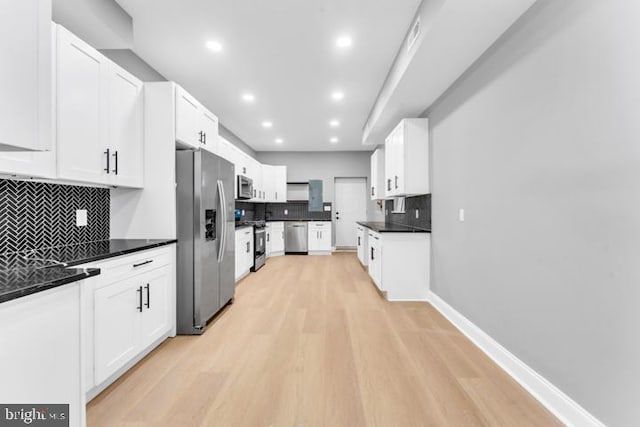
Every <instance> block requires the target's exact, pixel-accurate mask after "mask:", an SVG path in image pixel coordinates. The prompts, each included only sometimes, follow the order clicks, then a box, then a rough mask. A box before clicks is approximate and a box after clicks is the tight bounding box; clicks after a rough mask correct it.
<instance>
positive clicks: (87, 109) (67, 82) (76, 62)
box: [56, 25, 111, 184]
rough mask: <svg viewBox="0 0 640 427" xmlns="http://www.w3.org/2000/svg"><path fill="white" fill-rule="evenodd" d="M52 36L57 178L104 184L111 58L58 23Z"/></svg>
mask: <svg viewBox="0 0 640 427" xmlns="http://www.w3.org/2000/svg"><path fill="white" fill-rule="evenodd" d="M56 38H57V47H56V143H57V169H58V178H60V179H66V180H71V181H82V182H87V183H94V184H108V183H109V174H107V171H110V167H107V162H109V161H110V156H111V152H110V151H108V133H107V132H106V131H105V130H106V126H105V124H106V123H107V114H108V113H107V87H108V79H107V78H106V76H107V68H108V63H109V60H108V59H107V58H105V57H104V56H103V55H102V54H101V53H99V52H98V51H97V50H96V49H94V48H93V47H91V46H89V45H88V44H87V43H85V42H83V41H82V40H80V39H79V38H77V37H76V36H75V35H73V34H72V33H70V32H69V31H68V30H67V29H65V28H64V27H62V26H60V25H58V31H57V35H56ZM109 166H110V165H109Z"/></svg>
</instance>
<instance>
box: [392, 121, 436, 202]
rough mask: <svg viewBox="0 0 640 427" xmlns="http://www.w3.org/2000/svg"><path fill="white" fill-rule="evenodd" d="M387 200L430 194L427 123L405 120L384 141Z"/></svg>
mask: <svg viewBox="0 0 640 427" xmlns="http://www.w3.org/2000/svg"><path fill="white" fill-rule="evenodd" d="M384 158H385V161H384V174H385V182H384V186H385V187H384V188H385V190H384V195H385V197H400V196H415V195H419V194H428V193H429V192H430V187H429V124H428V119H403V120H402V121H401V122H400V123H399V124H398V125H397V126H396V127H395V129H394V130H393V131H391V133H390V134H389V136H388V137H387V139H386V140H385V151H384Z"/></svg>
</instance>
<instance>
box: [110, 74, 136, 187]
mask: <svg viewBox="0 0 640 427" xmlns="http://www.w3.org/2000/svg"><path fill="white" fill-rule="evenodd" d="M107 74H108V77H107V78H108V83H109V84H108V87H107V98H108V108H109V113H108V118H107V120H108V123H107V132H108V138H109V139H108V146H109V151H110V155H111V159H110V161H109V166H110V168H111V171H110V173H109V174H108V175H109V184H111V185H115V186H122V187H135V188H142V187H143V181H144V173H143V172H144V171H143V168H144V162H143V160H144V159H143V155H144V147H143V135H142V127H143V120H144V117H143V88H144V85H143V83H142V82H141V81H140V80H138V79H137V78H136V77H134V76H133V75H132V74H130V73H129V72H127V71H126V70H124V69H123V68H121V67H119V66H118V65H116V64H114V63H109V64H108V67H107Z"/></svg>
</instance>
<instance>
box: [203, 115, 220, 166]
mask: <svg viewBox="0 0 640 427" xmlns="http://www.w3.org/2000/svg"><path fill="white" fill-rule="evenodd" d="M199 119H200V128H201V129H202V137H201V144H200V146H201V147H202V148H203V149H204V150H207V151H209V152H211V153H214V154H217V155H220V148H219V146H218V138H219V137H218V130H219V123H218V117H217V116H216V115H215V114H213V113H212V112H211V111H209V110H207V109H206V108H204V107H202V106H201V108H200V116H199Z"/></svg>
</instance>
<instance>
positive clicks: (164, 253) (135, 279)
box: [82, 245, 176, 401]
mask: <svg viewBox="0 0 640 427" xmlns="http://www.w3.org/2000/svg"><path fill="white" fill-rule="evenodd" d="M175 256H176V252H175V245H169V246H166V247H161V248H156V249H150V250H147V251H141V252H137V253H134V254H131V255H124V256H120V257H115V258H110V259H108V260H105V261H104V262H99V263H96V264H91V265H90V266H92V267H98V268H100V275H99V276H96V277H95V278H92V279H93V280H89V279H88V280H86V284H85V286H83V287H82V310H83V314H82V318H83V324H82V329H83V331H82V348H83V352H82V353H83V360H84V363H83V389H84V391H85V393H86V394H87V401H88V400H91V399H92V398H93V397H94V396H96V395H97V394H98V393H100V392H101V391H102V390H104V389H105V388H106V387H107V386H108V385H109V384H111V383H112V382H113V381H115V380H116V379H117V378H118V377H119V376H120V375H122V374H124V372H126V371H127V370H128V369H129V368H130V367H131V366H133V364H135V363H136V362H137V361H138V360H140V359H141V358H142V357H144V356H145V355H146V354H147V353H149V352H150V351H151V350H153V348H154V347H155V346H156V345H158V344H159V343H160V342H162V340H163V339H165V338H167V337H169V336H173V335H175V318H176V312H175V305H176V301H175V279H176V276H175V274H176V273H175V272H176V265H175V262H176V258H175ZM86 266H89V265H86Z"/></svg>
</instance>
